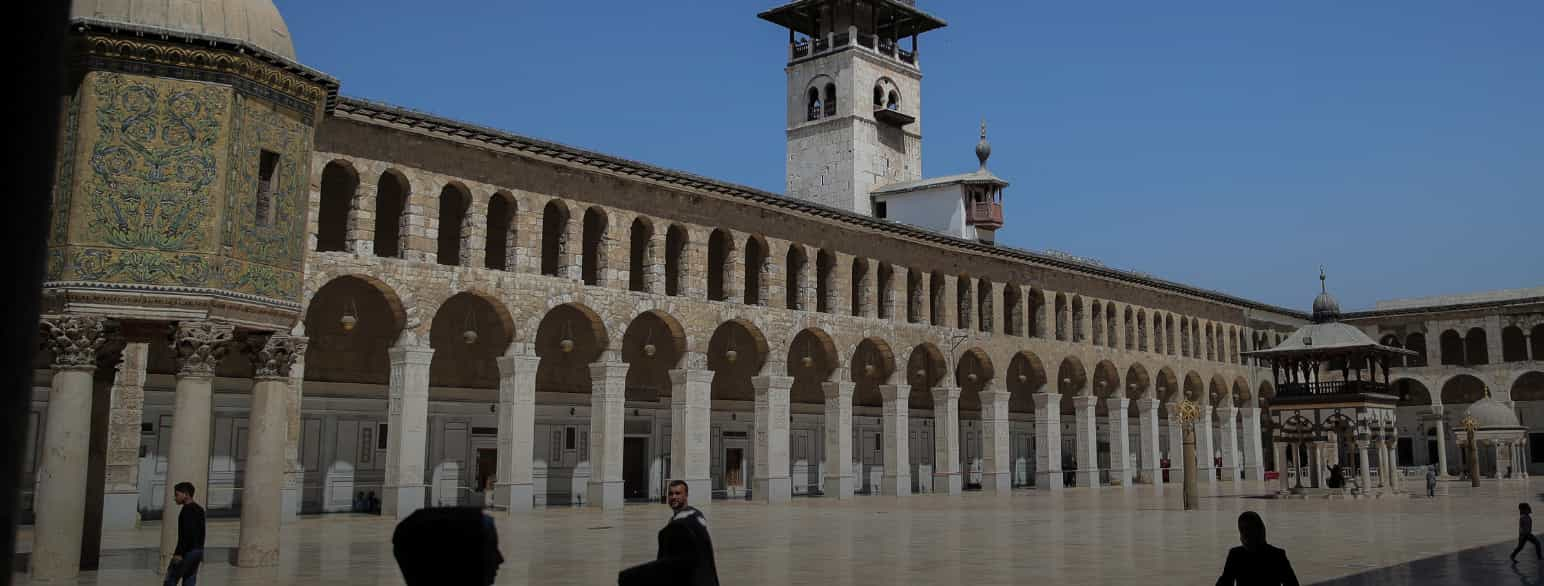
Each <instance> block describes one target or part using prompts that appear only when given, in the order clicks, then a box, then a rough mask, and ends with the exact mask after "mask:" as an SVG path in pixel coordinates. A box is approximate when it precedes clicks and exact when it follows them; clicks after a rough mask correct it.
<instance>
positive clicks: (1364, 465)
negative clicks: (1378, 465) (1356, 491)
mask: <svg viewBox="0 0 1544 586" xmlns="http://www.w3.org/2000/svg"><path fill="white" fill-rule="evenodd" d="M1368 447H1370V446H1369V445H1368V442H1364V441H1359V442H1356V452H1357V455H1358V456H1360V457H1361V466H1360V468H1361V476H1362V492H1364V493H1365V492H1367V491H1368V490H1371V489H1372V460H1369V459H1368V458H1367V448H1368Z"/></svg>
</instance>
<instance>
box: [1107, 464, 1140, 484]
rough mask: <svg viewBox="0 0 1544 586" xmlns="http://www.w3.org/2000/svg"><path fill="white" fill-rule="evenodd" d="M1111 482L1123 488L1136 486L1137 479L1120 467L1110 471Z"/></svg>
mask: <svg viewBox="0 0 1544 586" xmlns="http://www.w3.org/2000/svg"><path fill="white" fill-rule="evenodd" d="M1110 483H1111V484H1114V485H1116V486H1119V487H1123V488H1131V487H1132V486H1135V485H1136V483H1137V481H1136V480H1135V479H1133V478H1132V477H1131V475H1129V474H1126V471H1125V470H1123V469H1120V468H1117V469H1115V470H1111V471H1110Z"/></svg>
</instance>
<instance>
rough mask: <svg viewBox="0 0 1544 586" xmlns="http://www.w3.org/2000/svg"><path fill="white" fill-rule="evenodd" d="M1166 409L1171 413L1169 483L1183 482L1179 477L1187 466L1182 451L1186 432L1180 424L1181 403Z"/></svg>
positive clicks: (1168, 406)
mask: <svg viewBox="0 0 1544 586" xmlns="http://www.w3.org/2000/svg"><path fill="white" fill-rule="evenodd" d="M1164 409H1167V410H1168V413H1169V482H1181V480H1182V479H1181V478H1180V477H1179V475H1180V474H1182V473H1183V472H1184V470H1183V468H1184V464H1185V462H1184V454H1183V453H1182V451H1183V450H1182V449H1181V448H1183V447H1184V444H1185V430H1184V426H1183V425H1180V422H1179V403H1173V402H1171V403H1168V404H1167V405H1164Z"/></svg>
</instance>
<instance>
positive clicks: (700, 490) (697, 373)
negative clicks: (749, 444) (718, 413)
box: [670, 355, 761, 508]
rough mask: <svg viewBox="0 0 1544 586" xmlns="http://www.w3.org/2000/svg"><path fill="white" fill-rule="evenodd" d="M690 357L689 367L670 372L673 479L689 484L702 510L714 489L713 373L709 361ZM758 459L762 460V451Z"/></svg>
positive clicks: (671, 467) (688, 489)
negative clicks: (711, 438)
mask: <svg viewBox="0 0 1544 586" xmlns="http://www.w3.org/2000/svg"><path fill="white" fill-rule="evenodd" d="M697 356H701V355H697ZM688 358H689V360H687V364H688V368H685V369H679V370H672V371H670V384H671V390H670V477H671V478H673V479H676V480H684V481H686V487H687V491H688V493H689V494H692V495H695V496H696V501H697V502H698V503H700V505H696V506H698V507H699V508H701V505H706V504H709V502H710V501H712V499H711V498H710V496H709V495H711V494H712V490H713V480H712V477H711V476H710V472H709V470H708V468H709V466H710V465H711V463H712V460H710V459H709V457H710V454H709V452H708V448H709V446H710V443H709V433H710V432H711V430H712V421H711V416H712V404H711V401H712V398H711V394H710V393H711V392H712V388H713V371H711V370H708V369H707V368H706V365H707V360H706V358H701V359H698V358H695V357H688ZM694 365H695V366H698V367H697V368H692V367H691V366H694ZM756 458H757V459H758V460H759V459H761V453H760V452H759V451H758V452H757V453H756Z"/></svg>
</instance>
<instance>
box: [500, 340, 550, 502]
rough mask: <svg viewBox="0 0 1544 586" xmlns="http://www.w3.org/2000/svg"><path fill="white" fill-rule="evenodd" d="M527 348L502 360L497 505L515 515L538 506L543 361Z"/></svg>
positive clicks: (521, 345)
mask: <svg viewBox="0 0 1544 586" xmlns="http://www.w3.org/2000/svg"><path fill="white" fill-rule="evenodd" d="M526 346H527V345H525V344H520V345H519V346H518V347H517V348H518V349H517V350H516V351H514V352H511V353H509V354H507V355H505V356H500V357H499V359H498V364H499V413H498V415H499V419H498V427H499V447H498V450H499V455H498V458H499V459H498V473H499V477H498V480H496V481H495V485H494V502H495V503H497V504H499V505H501V506H504V507H507V508H508V509H509V510H511V511H529V510H531V508H533V507H535V506H536V490H535V487H536V485H535V479H534V474H533V470H532V465H533V462H532V459H533V458H534V457H535V449H536V447H535V439H536V438H535V434H536V369H537V367H538V366H540V364H541V359H540V358H537V357H536V355H535V354H534V353H533V352H532V351H531V349H530V348H528V347H526Z"/></svg>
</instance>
